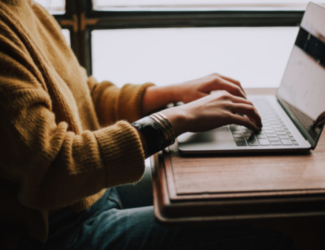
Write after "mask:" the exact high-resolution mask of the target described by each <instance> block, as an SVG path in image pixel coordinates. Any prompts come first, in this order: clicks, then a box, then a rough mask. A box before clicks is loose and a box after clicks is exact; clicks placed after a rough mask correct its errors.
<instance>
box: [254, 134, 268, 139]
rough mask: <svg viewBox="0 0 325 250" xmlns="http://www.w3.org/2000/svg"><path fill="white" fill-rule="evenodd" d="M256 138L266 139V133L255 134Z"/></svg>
mask: <svg viewBox="0 0 325 250" xmlns="http://www.w3.org/2000/svg"><path fill="white" fill-rule="evenodd" d="M256 138H257V139H266V135H256Z"/></svg>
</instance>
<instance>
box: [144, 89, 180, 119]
mask: <svg viewBox="0 0 325 250" xmlns="http://www.w3.org/2000/svg"><path fill="white" fill-rule="evenodd" d="M177 101H179V98H177V89H176V86H174V85H169V86H159V87H157V86H152V87H149V88H147V89H146V92H145V93H144V96H143V101H142V114H143V115H147V114H149V113H151V112H153V111H155V110H157V109H160V108H163V107H165V106H166V105H167V104H169V103H173V102H177Z"/></svg>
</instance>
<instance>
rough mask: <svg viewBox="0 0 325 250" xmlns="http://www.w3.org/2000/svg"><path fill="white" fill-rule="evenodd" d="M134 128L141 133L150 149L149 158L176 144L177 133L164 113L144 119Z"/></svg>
mask: <svg viewBox="0 0 325 250" xmlns="http://www.w3.org/2000/svg"><path fill="white" fill-rule="evenodd" d="M132 126H133V127H135V128H136V129H138V130H139V132H141V134H142V135H143V137H144V139H145V141H146V143H147V148H148V156H150V155H153V154H154V153H157V152H159V151H160V150H162V149H164V148H166V147H168V146H170V145H172V144H173V143H174V142H175V132H174V129H173V127H172V125H171V123H170V121H169V120H168V118H167V117H166V116H165V115H164V114H162V113H155V114H152V115H150V116H147V117H144V118H142V119H140V120H138V121H136V122H134V123H132Z"/></svg>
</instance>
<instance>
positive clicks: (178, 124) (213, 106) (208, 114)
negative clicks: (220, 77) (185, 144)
mask: <svg viewBox="0 0 325 250" xmlns="http://www.w3.org/2000/svg"><path fill="white" fill-rule="evenodd" d="M161 112H162V113H163V114H164V115H166V116H167V118H168V119H169V121H170V122H171V124H172V125H173V127H174V131H175V136H176V137H177V136H179V135H180V134H182V133H185V132H204V131H208V130H212V129H215V128H218V127H221V126H224V125H228V124H238V125H242V126H245V127H247V128H249V129H251V130H253V131H254V132H258V131H259V130H260V129H261V127H262V123H261V117H260V116H259V114H258V112H257V110H256V109H255V108H254V106H253V104H252V102H250V101H248V100H246V99H245V98H242V97H238V96H233V95H231V94H229V93H228V92H227V91H218V92H216V93H213V94H211V95H209V96H206V97H203V98H201V99H198V100H196V101H193V102H190V103H188V104H185V105H183V106H179V107H174V108H170V109H166V110H163V111H161ZM238 114H243V115H246V116H241V115H238ZM248 117H249V118H248Z"/></svg>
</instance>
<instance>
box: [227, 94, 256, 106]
mask: <svg viewBox="0 0 325 250" xmlns="http://www.w3.org/2000/svg"><path fill="white" fill-rule="evenodd" d="M230 99H231V101H232V102H233V103H244V104H248V105H251V106H254V105H253V103H252V102H251V101H249V100H247V99H246V98H242V97H239V96H234V95H232V96H230Z"/></svg>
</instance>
